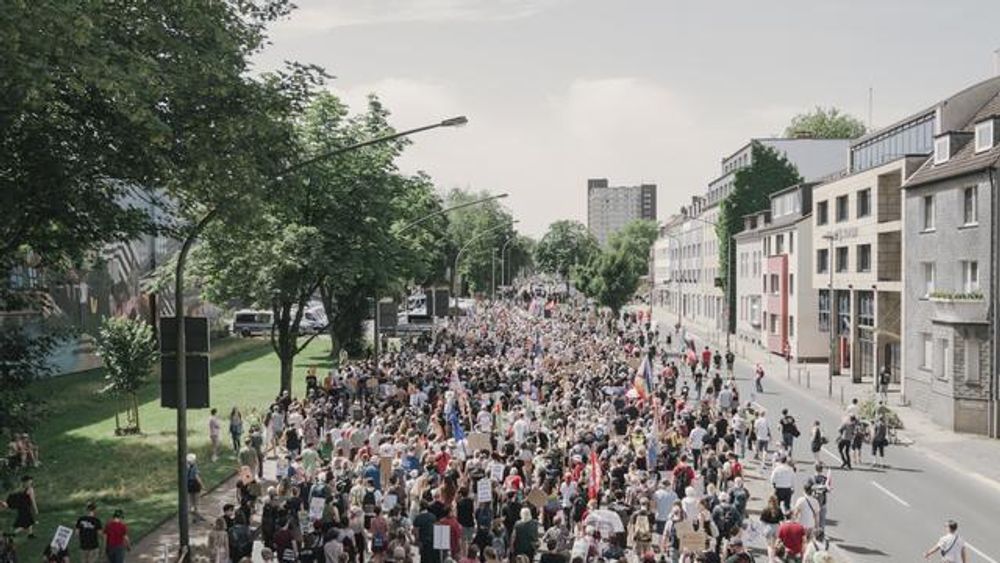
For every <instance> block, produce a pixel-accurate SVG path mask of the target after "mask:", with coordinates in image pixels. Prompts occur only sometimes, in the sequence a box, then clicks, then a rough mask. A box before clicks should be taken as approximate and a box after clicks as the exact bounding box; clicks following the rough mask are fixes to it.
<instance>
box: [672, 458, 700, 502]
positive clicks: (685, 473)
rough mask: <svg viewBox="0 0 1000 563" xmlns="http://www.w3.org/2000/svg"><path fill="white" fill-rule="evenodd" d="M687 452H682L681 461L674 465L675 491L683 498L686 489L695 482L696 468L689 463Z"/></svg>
mask: <svg viewBox="0 0 1000 563" xmlns="http://www.w3.org/2000/svg"><path fill="white" fill-rule="evenodd" d="M687 461H688V457H687V454H681V458H680V461H678V462H677V465H676V466H675V467H674V492H675V493H677V496H678V497H681V498H683V497H684V494H685V491H687V488H688V487H689V486H690V485H691V483H693V482H694V478H695V474H694V469H691V466H690V465H688V463H687Z"/></svg>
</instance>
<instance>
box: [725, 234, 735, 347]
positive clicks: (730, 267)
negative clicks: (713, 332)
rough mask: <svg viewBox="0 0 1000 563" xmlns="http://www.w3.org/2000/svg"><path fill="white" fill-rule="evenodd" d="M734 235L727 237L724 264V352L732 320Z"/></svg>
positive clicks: (727, 343) (727, 344)
mask: <svg viewBox="0 0 1000 563" xmlns="http://www.w3.org/2000/svg"><path fill="white" fill-rule="evenodd" d="M735 252H736V236H735V235H733V236H730V237H729V252H727V253H726V255H727V260H726V262H727V264H726V274H728V275H727V276H726V277H727V278H729V279H728V280H727V281H726V352H728V351H729V333H730V331H731V330H732V328H733V320H732V319H731V318H730V315H732V314H733V293H732V292H733V281H734V279H733V276H734V274H733V269H734V267H735V262H736V260H735V257H736V254H735Z"/></svg>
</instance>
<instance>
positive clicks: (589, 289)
mask: <svg viewBox="0 0 1000 563" xmlns="http://www.w3.org/2000/svg"><path fill="white" fill-rule="evenodd" d="M657 234H658V229H657V226H656V223H655V222H653V221H648V220H643V219H639V220H636V221H633V222H631V223H629V224H628V225H626V226H625V227H624V228H622V229H621V230H620V231H618V232H616V233H614V234H613V235H611V238H610V239H608V244H607V246H606V247H605V248H604V249H603V250H602V251H601V252H600V253H598V254H596V255H594V256H593V257H592V258H591V260H590V262H589V263H588V264H587V265H585V266H580V267H577V268H576V269H575V270H574V280H575V285H576V287H577V289H578V290H580V291H582V292H583V293H584V294H586V295H587V296H588V297H592V298H594V299H596V300H597V302H598V303H600V304H601V305H603V306H605V307H608V308H610V309H611V310H612V311H613V312H614V313H615V314H617V313H618V312H619V311H620V310H621V308H622V307H623V306H625V305H626V304H627V303H628V302H629V301H630V300H631V299H632V297H633V296H634V295H635V291H636V289H638V288H639V279H640V278H641V277H642V276H643V275H645V274H647V273H648V271H649V249H650V248H651V247H652V245H653V242H654V241H655V240H656V236H657Z"/></svg>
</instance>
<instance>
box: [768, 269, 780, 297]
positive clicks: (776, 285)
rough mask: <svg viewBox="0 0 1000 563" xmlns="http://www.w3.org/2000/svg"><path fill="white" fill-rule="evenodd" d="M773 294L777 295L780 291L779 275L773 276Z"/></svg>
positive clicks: (771, 285)
mask: <svg viewBox="0 0 1000 563" xmlns="http://www.w3.org/2000/svg"><path fill="white" fill-rule="evenodd" d="M770 287H771V293H773V294H775V295H777V294H778V290H779V289H780V284H779V283H778V274H771V284H770Z"/></svg>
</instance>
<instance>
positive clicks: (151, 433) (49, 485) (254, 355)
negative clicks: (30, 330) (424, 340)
mask: <svg viewBox="0 0 1000 563" xmlns="http://www.w3.org/2000/svg"><path fill="white" fill-rule="evenodd" d="M328 351H329V340H328V339H325V338H323V337H320V338H317V339H316V340H314V341H313V342H312V343H311V344H310V345H309V347H308V348H306V349H305V350H303V351H302V353H301V354H299V355H298V357H297V358H296V360H297V361H296V371H295V377H294V380H293V385H294V389H293V394H294V393H297V392H301V390H302V388H303V386H304V385H305V368H306V367H307V366H311V365H317V366H320V368H321V373H322V370H323V369H325V366H329V365H330V361H329V359H328V358H326V356H327V353H328ZM213 358H218V359H213V361H212V374H213V375H212V379H211V389H210V398H211V403H212V405H213V406H214V407H216V408H218V409H219V414H220V417H222V418H223V444H224V445H225V444H226V442H227V438H228V432H227V430H228V422H227V420H228V418H227V417H228V414H229V410H230V409H232V407H233V406H234V405H237V406H239V407H240V410H241V411H242V412H243V415H244V421H247V420H248V413H250V412H251V411H252V410H254V409H256V410H257V411H260V410H261V409H262V408H263V407H264V406H266V405H267V404H268V403H269V401H271V400H272V399H274V397H275V395H276V394H277V392H278V377H279V375H278V374H279V365H278V358H277V356H276V355H275V354H274V353H273V351H272V350H271V346H270V344H269V343H268V342H267V341H266V340H264V339H259V340H252V341H250V340H246V339H232V340H225V341H220V343H219V345H217V346H215V349H214V350H213ZM32 386H33V388H32V392H33V394H34V395H35V396H36V397H40V398H43V399H44V400H45V404H46V409H47V415H46V416H45V418H44V419H43V420H41V421H40V423H39V425H38V426H37V428H36V429H35V431H34V432H33V434H32V436H33V437H34V439H35V440H36V442H37V443H38V445H39V448H40V450H41V453H40V455H41V459H42V465H41V467H38V468H35V469H32V470H30V471H29V474H30V475H32V476H33V477H34V480H35V491H36V494H37V497H38V509H39V511H40V514H39V524H38V525H36V526H35V534H36V536H37V537H36V538H35V539H34V540H26V539H25V538H24V537H23V536H22V537H21V538H20V539H18V540H17V546H18V547H17V549H18V555H19V559H20V560H22V561H31V560H34V559H36V558H38V557H40V556H41V553H42V550H43V549H44V547H45V545H47V544H48V542H49V541H50V540H51V538H52V534H53V533H54V531H55V528H56V526H57V525H59V524H62V525H65V526H70V527H72V526H73V525H74V524H75V522H76V518H77V517H78V516H80V515H81V514H83V510H84V506H85V505H86V504H87V502H88V501H90V500H94V501H96V502H97V504H98V513H99V514H98V516H99V517H100V518H101V519H102V520H105V521H107V519H108V518H110V516H111V512H112V511H113V509H115V508H121V509H123V510H124V511H125V520H126V523H128V525H129V528H130V535H131V537H132V539H133V541H136V540H138V539H139V538H140V537H142V536H143V535H145V534H147V533H149V532H150V531H151V530H152V529H154V528H156V527H157V526H158V524H159V523H160V522H162V521H163V520H164V519H166V518H168V517H169V516H171V515H172V514H175V513H176V512H177V492H176V461H175V460H176V448H177V442H176V436H177V432H176V420H177V419H176V411H173V410H169V409H164V408H161V407H160V398H159V393H160V390H159V382H158V381H156V382H153V383H151V384H149V385H148V386H147V387H146V388H144V389H143V390H142V392H141V393H140V394H139V404H140V409H139V410H140V414H139V423H140V426H141V428H142V432H143V433H142V434H141V435H137V436H128V437H116V436H115V435H114V430H115V411H116V410H117V408H118V406H119V405H118V402H117V401H116V400H114V399H110V398H105V397H101V396H99V395H98V394H97V390H98V389H100V388H101V387H102V386H103V373H102V371H101V370H92V371H89V372H84V373H80V374H75V375H69V376H65V377H58V378H52V379H48V380H44V381H38V382H35V383H33V384H32ZM208 416H209V411H208V409H204V410H189V411H188V447H189V448H190V450H191V451H193V452H195V453H197V454H198V463H199V467H200V469H201V471H202V477H203V479H204V480H205V484H206V486H208V487H209V488H211V487H213V486H215V485H216V484H218V483H220V482H222V481H224V480H225V479H226V478H228V477H229V476H230V475H231V474H232V473H233V472H234V471H235V469H236V467H235V456H234V455H233V454H232V450H231V449H226V450H224V452H225V455H223V456H221V457H220V460H219V461H218V462H217V463H211V461H210V459H209V458H210V451H209V442H208ZM247 426H248V425H247ZM17 485H19V483H18V484H17ZM17 485H15V486H17ZM8 492H9V491H3V493H2V495H0V498H6V495H7V493H8ZM205 508H206V509H208V510H214V507H211V508H210V507H205ZM13 516H14V514H13V512H12V511H9V510H5V511H0V526H2V528H3V530H4V531H8V530H10V527H11V524H12V522H13ZM72 545H73V547H74V550H75V548H76V545H77V541H76V537H74V538H73V542H72ZM74 559H75V555H74Z"/></svg>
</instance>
